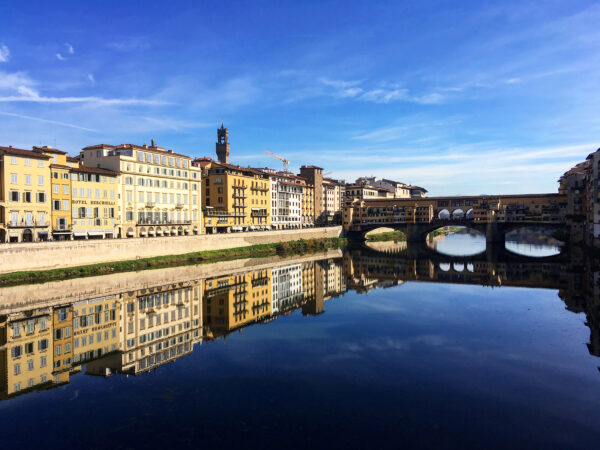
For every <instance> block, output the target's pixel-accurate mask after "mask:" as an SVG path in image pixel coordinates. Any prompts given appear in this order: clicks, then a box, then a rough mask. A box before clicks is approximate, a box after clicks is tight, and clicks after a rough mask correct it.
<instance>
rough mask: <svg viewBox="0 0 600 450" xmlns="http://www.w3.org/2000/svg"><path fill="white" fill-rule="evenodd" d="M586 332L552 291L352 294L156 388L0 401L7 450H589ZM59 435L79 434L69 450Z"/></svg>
mask: <svg viewBox="0 0 600 450" xmlns="http://www.w3.org/2000/svg"><path fill="white" fill-rule="evenodd" d="M584 320H585V318H584V316H583V315H578V314H574V313H571V312H569V311H566V310H565V307H564V303H563V302H562V301H561V300H560V299H559V297H558V295H557V292H556V291H553V290H547V289H520V288H506V287H503V288H496V289H491V288H484V287H481V286H471V285H454V284H438V283H416V282H408V283H405V284H404V285H402V286H399V287H394V288H389V289H379V290H373V291H370V292H369V293H368V294H366V295H358V294H356V293H354V292H348V293H346V294H345V295H344V296H343V297H340V298H336V299H333V300H329V301H326V302H325V313H324V314H321V315H319V316H316V317H304V316H302V315H301V314H299V312H295V313H293V314H292V315H290V316H287V317H279V318H278V319H277V320H276V321H273V322H270V323H267V324H263V325H254V326H251V327H248V328H246V329H244V330H242V331H241V332H240V333H233V334H231V335H229V336H228V337H227V338H226V339H225V340H223V339H219V340H217V341H214V342H205V343H204V344H203V345H201V346H198V347H197V348H196V349H195V351H194V353H193V354H191V355H189V356H186V357H183V358H181V359H180V360H178V361H177V362H176V363H174V364H168V365H165V366H163V367H160V368H159V369H158V370H157V371H156V372H154V373H151V374H145V375H140V376H137V377H130V378H125V377H120V376H119V377H112V378H109V379H102V378H98V377H91V376H86V375H78V376H75V377H73V378H72V382H71V384H70V385H68V386H65V387H64V388H58V389H53V390H50V391H46V392H40V393H37V394H35V395H27V396H22V397H20V398H17V399H15V400H14V401H11V402H0V412H1V413H2V415H3V428H4V430H5V433H4V434H3V437H4V438H5V439H8V440H9V441H10V440H13V442H16V440H18V439H21V438H22V437H23V436H27V438H28V442H29V443H30V444H31V445H32V446H34V445H38V444H39V445H41V444H45V445H47V446H49V447H53V446H58V445H68V444H69V443H70V444H74V443H76V444H77V446H78V447H83V446H86V444H87V443H89V442H96V443H97V442H102V443H103V444H102V445H103V446H122V445H123V444H124V442H133V443H134V445H138V446H143V445H153V446H155V445H168V446H172V445H174V444H175V443H178V444H180V445H181V444H183V445H184V446H194V447H198V446H210V445H218V446H220V447H222V446H233V445H244V446H246V447H257V446H260V447H262V448H265V447H271V448H282V447H290V446H291V447H305V446H310V447H327V448H330V447H331V445H332V443H335V445H333V446H334V447H351V448H357V447H359V448H368V447H372V446H375V447H377V448H379V447H386V446H388V447H398V446H399V445H405V446H407V447H415V446H426V447H435V448H441V447H447V446H450V444H454V445H455V446H457V447H460V448H465V447H478V448H483V447H487V446H489V443H490V442H493V443H494V444H493V445H494V446H498V447H507V446H510V445H511V444H512V445H514V444H515V443H518V446H519V447H535V448H540V447H547V446H549V445H550V444H552V446H554V447H556V448H564V447H586V446H587V447H588V448H593V447H594V446H593V445H591V444H593V442H596V443H597V442H598V439H600V432H599V430H598V427H597V418H598V417H600V402H599V400H598V399H599V398H600V395H599V394H600V374H599V373H598V370H597V365H598V360H597V359H596V358H594V357H592V356H590V355H589V354H588V350H587V348H586V345H585V343H586V342H588V339H589V336H588V332H589V330H588V328H586V327H585V325H584ZM74 393H77V395H74ZM57 424H63V425H65V424H69V427H73V428H75V429H80V430H85V433H83V434H80V435H78V436H77V439H76V440H75V438H74V437H72V436H74V435H72V434H71V433H57V432H56V426H57ZM32 426H35V430H36V432H35V433H31V429H32Z"/></svg>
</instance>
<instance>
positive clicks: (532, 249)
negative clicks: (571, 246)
mask: <svg viewBox="0 0 600 450" xmlns="http://www.w3.org/2000/svg"><path fill="white" fill-rule="evenodd" d="M505 247H506V249H507V250H510V251H511V252H514V253H518V254H519V255H525V256H551V255H558V254H559V253H560V247H557V246H556V245H546V244H538V245H533V244H523V243H521V242H516V241H506V243H505Z"/></svg>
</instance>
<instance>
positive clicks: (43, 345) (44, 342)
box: [38, 339, 48, 351]
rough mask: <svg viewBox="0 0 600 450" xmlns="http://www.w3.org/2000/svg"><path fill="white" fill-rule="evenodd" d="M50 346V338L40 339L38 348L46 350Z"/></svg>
mask: <svg viewBox="0 0 600 450" xmlns="http://www.w3.org/2000/svg"><path fill="white" fill-rule="evenodd" d="M47 348H48V339H42V340H40V341H38V350H39V351H44V350H46V349H47Z"/></svg>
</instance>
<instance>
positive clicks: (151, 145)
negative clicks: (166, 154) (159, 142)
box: [151, 139, 155, 147]
mask: <svg viewBox="0 0 600 450" xmlns="http://www.w3.org/2000/svg"><path fill="white" fill-rule="evenodd" d="M151 147H155V145H154V139H152V145H151Z"/></svg>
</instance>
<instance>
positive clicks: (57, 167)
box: [50, 164, 72, 169]
mask: <svg viewBox="0 0 600 450" xmlns="http://www.w3.org/2000/svg"><path fill="white" fill-rule="evenodd" d="M50 167H51V168H53V169H72V167H71V166H64V165H62V164H50Z"/></svg>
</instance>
